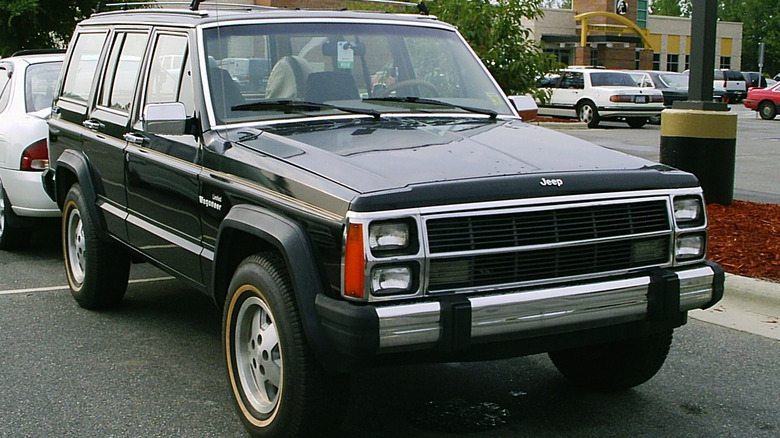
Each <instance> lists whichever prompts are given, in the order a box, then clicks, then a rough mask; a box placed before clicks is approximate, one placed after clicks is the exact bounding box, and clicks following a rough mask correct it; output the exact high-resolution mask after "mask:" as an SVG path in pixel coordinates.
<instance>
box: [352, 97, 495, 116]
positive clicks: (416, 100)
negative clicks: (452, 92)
mask: <svg viewBox="0 0 780 438" xmlns="http://www.w3.org/2000/svg"><path fill="white" fill-rule="evenodd" d="M363 102H403V103H419V104H421V105H432V106H444V107H448V108H458V109H462V110H463V111H468V112H470V113H475V114H484V115H486V116H489V117H490V120H495V119H496V117H498V113H497V112H495V111H493V110H491V109H487V108H477V107H473V106H467V105H459V104H457V103H452V102H445V101H443V100H436V99H428V98H425V97H415V96H404V97H369V98H366V99H363Z"/></svg>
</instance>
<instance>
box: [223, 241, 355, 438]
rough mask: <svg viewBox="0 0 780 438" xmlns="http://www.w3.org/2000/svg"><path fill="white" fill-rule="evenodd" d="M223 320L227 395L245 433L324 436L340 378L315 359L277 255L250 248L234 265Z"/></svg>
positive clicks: (342, 386)
mask: <svg viewBox="0 0 780 438" xmlns="http://www.w3.org/2000/svg"><path fill="white" fill-rule="evenodd" d="M222 327H223V342H224V353H225V359H226V363H227V373H228V380H229V382H230V388H231V392H232V395H233V401H234V402H235V404H236V407H237V410H238V414H239V416H240V417H241V421H242V422H243V423H244V426H245V427H246V429H247V430H248V431H249V432H250V433H251V434H252V435H254V436H258V437H297V436H301V437H305V436H330V433H331V432H333V429H336V428H338V426H339V424H340V421H339V413H340V412H343V407H344V406H343V403H342V402H343V400H342V399H341V398H342V396H343V395H344V394H346V386H347V383H346V382H347V380H346V378H344V377H342V376H330V375H327V374H326V373H325V372H324V371H323V370H322V368H321V367H320V365H319V364H318V363H317V362H316V361H315V359H314V356H313V354H312V352H311V349H310V348H309V345H308V342H307V340H306V336H305V333H304V331H303V327H302V322H301V318H300V315H299V313H298V309H297V303H296V300H295V296H294V294H293V291H292V286H291V284H290V282H289V279H288V277H287V273H286V268H285V265H284V262H283V260H282V259H281V258H280V257H279V256H277V255H275V254H259V255H254V256H250V257H248V258H246V259H245V260H244V261H243V262H242V263H241V264H240V265H239V267H238V269H237V270H236V272H235V274H234V276H233V279H232V281H231V283H230V286H229V289H228V296H227V300H226V302H225V308H224V311H223V325H222Z"/></svg>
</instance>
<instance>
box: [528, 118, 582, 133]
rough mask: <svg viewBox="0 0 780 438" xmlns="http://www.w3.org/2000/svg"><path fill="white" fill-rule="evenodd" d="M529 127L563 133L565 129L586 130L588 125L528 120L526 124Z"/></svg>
mask: <svg viewBox="0 0 780 438" xmlns="http://www.w3.org/2000/svg"><path fill="white" fill-rule="evenodd" d="M526 123H528V124H530V125H536V126H541V127H542V128H547V129H554V130H556V131H565V130H567V129H588V125H587V124H585V123H584V122H537V121H534V120H529V121H528V122H526Z"/></svg>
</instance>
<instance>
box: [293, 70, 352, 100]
mask: <svg viewBox="0 0 780 438" xmlns="http://www.w3.org/2000/svg"><path fill="white" fill-rule="evenodd" d="M359 98H360V94H359V93H358V89H357V84H356V83H355V78H354V77H352V73H349V72H346V71H320V72H316V73H312V74H310V75H309V77H308V78H307V79H306V99H305V100H306V101H307V102H317V103H323V102H328V101H331V100H353V99H354V100H356V99H359Z"/></svg>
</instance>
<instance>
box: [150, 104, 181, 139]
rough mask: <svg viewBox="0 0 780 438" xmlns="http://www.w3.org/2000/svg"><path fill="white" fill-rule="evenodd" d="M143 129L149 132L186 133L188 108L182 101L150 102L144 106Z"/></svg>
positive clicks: (160, 133)
mask: <svg viewBox="0 0 780 438" xmlns="http://www.w3.org/2000/svg"><path fill="white" fill-rule="evenodd" d="M143 130H144V132H146V133H149V134H159V135H184V134H186V133H187V109H186V108H184V104H183V103H181V102H172V103H150V104H149V105H146V107H145V108H144V119H143Z"/></svg>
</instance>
